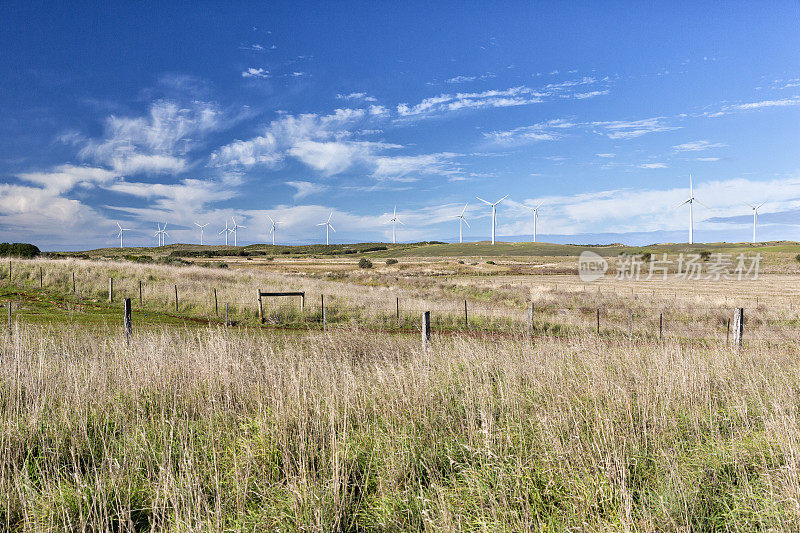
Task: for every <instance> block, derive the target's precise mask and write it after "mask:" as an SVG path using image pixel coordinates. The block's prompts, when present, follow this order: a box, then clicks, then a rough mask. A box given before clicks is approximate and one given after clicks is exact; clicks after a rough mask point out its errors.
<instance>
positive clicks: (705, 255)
mask: <svg viewBox="0 0 800 533" xmlns="http://www.w3.org/2000/svg"><path fill="white" fill-rule="evenodd" d="M700 259H702V260H703V261H708V260H709V259H711V252H709V251H708V250H703V251H702V252H700Z"/></svg>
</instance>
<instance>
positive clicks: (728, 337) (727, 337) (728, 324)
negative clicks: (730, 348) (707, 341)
mask: <svg viewBox="0 0 800 533" xmlns="http://www.w3.org/2000/svg"><path fill="white" fill-rule="evenodd" d="M730 342H731V319H730V318H729V319H728V320H726V321H725V344H730Z"/></svg>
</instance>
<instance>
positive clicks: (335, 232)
mask: <svg viewBox="0 0 800 533" xmlns="http://www.w3.org/2000/svg"><path fill="white" fill-rule="evenodd" d="M328 227H329V228H331V229H332V230H333V232H334V233H336V230H335V229H334V228H333V226H331V225H330V224H328Z"/></svg>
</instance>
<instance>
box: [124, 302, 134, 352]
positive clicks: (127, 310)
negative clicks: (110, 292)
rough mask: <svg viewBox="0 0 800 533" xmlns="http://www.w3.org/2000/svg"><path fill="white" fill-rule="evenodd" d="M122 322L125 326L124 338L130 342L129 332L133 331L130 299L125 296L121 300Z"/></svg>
mask: <svg viewBox="0 0 800 533" xmlns="http://www.w3.org/2000/svg"><path fill="white" fill-rule="evenodd" d="M122 323H123V325H124V326H125V340H126V341H127V342H129V343H130V342H131V333H133V323H132V322H131V299H130V298H125V299H124V300H123V311H122Z"/></svg>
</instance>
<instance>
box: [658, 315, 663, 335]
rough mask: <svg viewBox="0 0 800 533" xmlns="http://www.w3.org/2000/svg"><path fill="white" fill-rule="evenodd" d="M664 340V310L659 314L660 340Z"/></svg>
mask: <svg viewBox="0 0 800 533" xmlns="http://www.w3.org/2000/svg"><path fill="white" fill-rule="evenodd" d="M662 340H664V312H663V311H662V312H661V313H659V314H658V341H659V342H661V341H662Z"/></svg>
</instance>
